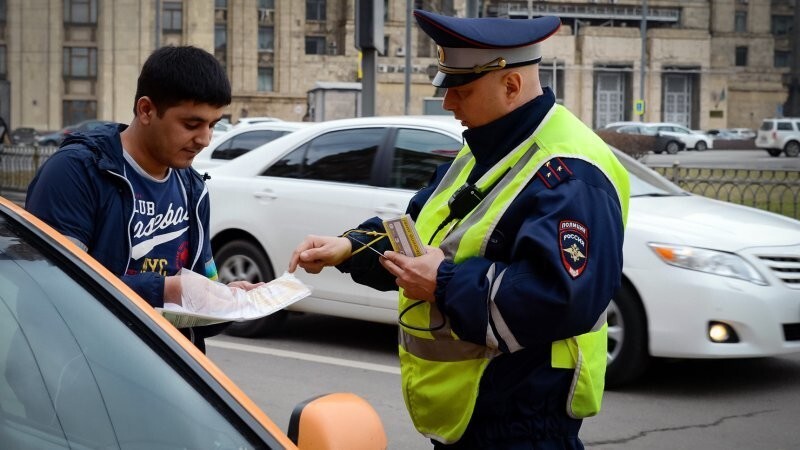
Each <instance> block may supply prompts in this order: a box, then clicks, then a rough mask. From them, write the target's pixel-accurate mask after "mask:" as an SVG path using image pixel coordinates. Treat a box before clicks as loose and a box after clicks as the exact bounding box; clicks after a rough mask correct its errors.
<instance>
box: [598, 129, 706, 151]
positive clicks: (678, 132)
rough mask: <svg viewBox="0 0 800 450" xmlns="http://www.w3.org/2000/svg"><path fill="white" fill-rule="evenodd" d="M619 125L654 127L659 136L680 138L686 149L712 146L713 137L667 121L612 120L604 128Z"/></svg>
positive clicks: (698, 149)
mask: <svg viewBox="0 0 800 450" xmlns="http://www.w3.org/2000/svg"><path fill="white" fill-rule="evenodd" d="M621 125H641V126H645V127H648V128H650V129H654V130H655V131H656V132H657V134H658V135H660V136H671V137H675V138H677V139H680V140H681V141H682V142H683V143H684V144H686V148H687V149H694V150H697V151H704V150H706V149H709V148H713V147H714V139H713V138H712V137H711V136H709V135H707V134H705V133H703V132H700V131H695V130H690V129H689V128H686V127H684V126H682V125H678V124H676V123H667V122H612V123H609V124H608V125H606V126H605V128H610V127H616V126H621Z"/></svg>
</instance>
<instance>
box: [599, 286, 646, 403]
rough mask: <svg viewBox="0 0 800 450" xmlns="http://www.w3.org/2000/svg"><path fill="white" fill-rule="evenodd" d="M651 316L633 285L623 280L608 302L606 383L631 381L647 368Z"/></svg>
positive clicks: (612, 384)
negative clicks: (643, 306) (646, 311)
mask: <svg viewBox="0 0 800 450" xmlns="http://www.w3.org/2000/svg"><path fill="white" fill-rule="evenodd" d="M649 361H650V355H649V354H648V350H647V318H646V316H645V313H644V309H643V308H642V303H641V301H640V300H639V296H638V295H637V294H636V292H635V291H634V289H633V287H632V286H631V285H630V284H628V283H625V282H623V285H622V286H621V287H620V288H619V290H618V291H617V293H616V294H615V295H614V298H613V299H612V300H611V303H610V304H609V305H608V367H607V368H606V387H608V388H614V387H619V386H623V385H625V384H628V383H630V382H632V381H634V380H635V379H637V378H638V377H639V376H641V375H642V374H643V373H644V371H645V370H646V369H647V366H648V364H649Z"/></svg>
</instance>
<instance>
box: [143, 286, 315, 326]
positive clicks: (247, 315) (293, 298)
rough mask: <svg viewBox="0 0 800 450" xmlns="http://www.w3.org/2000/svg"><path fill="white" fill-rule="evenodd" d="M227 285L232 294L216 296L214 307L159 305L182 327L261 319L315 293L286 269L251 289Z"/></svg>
mask: <svg viewBox="0 0 800 450" xmlns="http://www.w3.org/2000/svg"><path fill="white" fill-rule="evenodd" d="M211 283H215V284H221V283H216V282H211ZM223 286H224V285H223ZM226 289H228V290H229V291H230V295H229V296H228V295H226V296H225V297H226V298H224V299H220V298H218V297H216V298H213V299H212V301H209V302H208V304H210V305H212V306H213V307H209V308H203V310H201V311H191V310H189V309H187V308H185V307H182V306H179V305H176V304H174V303H164V308H156V309H157V310H158V311H159V312H160V313H161V315H162V316H164V318H166V319H167V320H168V321H169V322H170V323H172V324H173V325H175V326H176V327H178V328H185V327H196V326H203V325H213V324H215V323H221V322H230V321H237V322H239V321H245V320H253V319H258V318H261V317H264V316H268V315H270V314H272V313H274V312H276V311H279V310H281V309H283V308H285V307H287V306H289V305H291V304H292V303H295V302H297V301H299V300H301V299H303V298H305V297H307V296H308V295H309V294H311V289H310V288H309V287H308V286H306V285H305V284H303V282H301V281H300V280H299V279H297V277H295V276H294V275H293V274H290V273H284V274H283V275H282V276H281V277H279V278H276V279H274V280H272V281H270V282H268V283H266V284H264V285H262V286H260V287H258V288H256V289H252V290H249V291H244V290H243V289H230V288H227V287H226ZM216 292H217V293H219V292H220V291H219V290H216ZM223 292H224V291H223Z"/></svg>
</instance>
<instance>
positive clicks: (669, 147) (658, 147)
mask: <svg viewBox="0 0 800 450" xmlns="http://www.w3.org/2000/svg"><path fill="white" fill-rule="evenodd" d="M606 129H607V130H612V131H616V132H617V133H625V134H640V135H644V136H653V137H654V138H655V147H654V148H653V151H654V152H655V153H658V154H661V153H664V152H667V153H669V154H670V155H674V154H676V153H678V152H679V151H681V150H684V149H686V144H685V143H684V142H683V141H682V140H680V139H678V138H676V137H675V136H667V135H662V134H659V133H658V131H657V130H656V128H655V127H648V126H646V125H641V124H636V125H618V126H611V127H606Z"/></svg>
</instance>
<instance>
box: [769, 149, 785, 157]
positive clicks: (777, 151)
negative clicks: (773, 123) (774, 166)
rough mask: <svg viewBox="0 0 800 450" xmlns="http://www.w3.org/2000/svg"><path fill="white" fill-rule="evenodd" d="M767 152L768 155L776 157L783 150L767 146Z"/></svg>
mask: <svg viewBox="0 0 800 450" xmlns="http://www.w3.org/2000/svg"><path fill="white" fill-rule="evenodd" d="M767 153H769V156H772V157H778V156H781V153H783V151H782V150H781V149H779V148H768V149H767Z"/></svg>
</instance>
